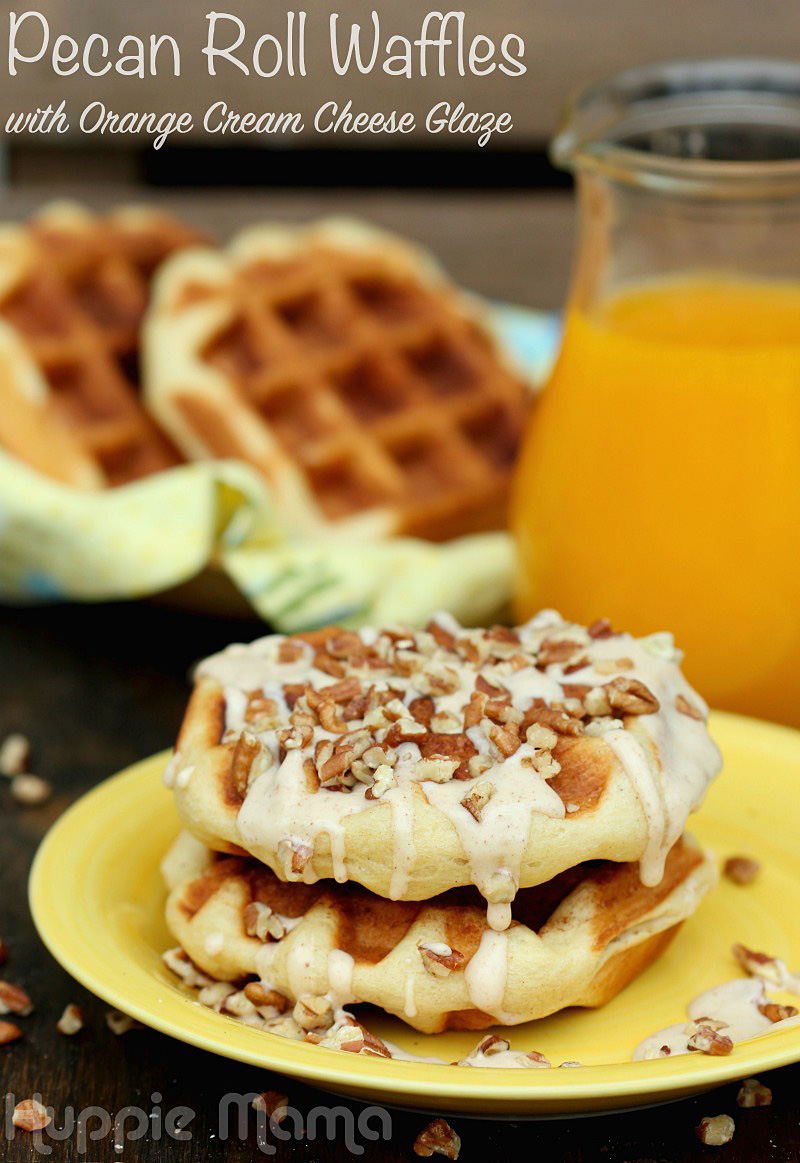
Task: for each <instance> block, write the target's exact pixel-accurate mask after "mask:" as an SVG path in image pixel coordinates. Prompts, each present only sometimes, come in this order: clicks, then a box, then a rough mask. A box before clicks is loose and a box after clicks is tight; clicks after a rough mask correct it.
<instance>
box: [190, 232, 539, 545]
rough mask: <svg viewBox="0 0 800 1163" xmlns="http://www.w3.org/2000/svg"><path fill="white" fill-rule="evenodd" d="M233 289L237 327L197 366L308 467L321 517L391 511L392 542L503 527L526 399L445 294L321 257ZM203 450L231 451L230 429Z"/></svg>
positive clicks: (211, 343)
mask: <svg viewBox="0 0 800 1163" xmlns="http://www.w3.org/2000/svg"><path fill="white" fill-rule="evenodd" d="M233 286H234V291H233V293H234V294H235V308H234V311H233V317H232V318H229V319H228V321H227V322H226V325H225V326H224V328H223V329H222V330H220V331H218V332H217V333H216V334H215V335H213V336H211V337H210V338H209V339H208V341H207V343H206V345H205V347H204V348H203V349H202V350H201V351H200V353H199V356H200V359H201V361H202V362H204V363H205V364H206V365H209V366H211V367H212V368H214V369H215V370H216V371H217V372H219V373H220V374H221V375H222V377H223V378H224V379H225V380H226V381H227V383H228V385H229V386H230V388H231V389H232V390H233V393H234V395H235V397H236V398H237V400H238V401H239V402H240V406H241V403H243V404H244V406H245V407H246V408H247V410H248V412H249V414H250V416H249V422H250V423H252V425H255V426H262V427H263V429H265V430H266V433H267V434H268V435H269V436H270V437H272V438H273V439H274V440H275V441H277V444H278V445H279V446H280V447H281V449H282V450H283V452H284V453H285V454H286V455H287V456H288V458H289V459H290V461H291V462H292V463H293V464H294V466H295V467H296V468H297V469H299V470H300V472H301V473H302V474H303V476H304V478H305V482H306V484H307V485H308V486H310V490H311V494H312V496H313V502H315V503H316V505H317V506H318V507H319V510H320V515H321V519H322V520H323V521H340V520H342V519H346V518H349V517H352V516H355V515H357V514H359V513H363V512H364V511H367V510H371V509H380V508H389V509H391V510H392V511H393V512H394V513H395V514H396V522H395V531H400V532H407V533H416V534H421V535H423V536H432V537H434V538H436V537H448V536H452V535H454V534H455V533H458V532H465V531H467V530H471V529H475V528H491V527H496V526H499V525H501V524H502V523H503V516H504V514H503V507H504V503H505V497H506V492H507V486H508V478H509V472H510V468H511V465H512V463H513V459H514V456H515V454H516V451H517V447H518V443H519V439H520V434H521V430H522V425H523V422H524V418H525V413H526V408H527V396H528V393H527V389H526V387H525V385H524V384H523V382H522V381H521V379H520V378H518V377H517V376H515V375H514V374H513V373H512V372H511V371H510V370H507V369H506V368H505V367H504V366H503V364H502V362H501V361H500V359H499V357H498V355H497V353H496V351H495V350H494V347H493V345H492V342H491V340H490V338H489V337H488V336H487V335H486V334H485V333H484V331H483V330H482V328H481V327H480V326H479V325H478V323H477V322H476V321H475V319H474V318H472V317H470V315H469V314H468V313H467V312H464V311H463V310H460V309H459V306H458V305H456V304H454V302H453V299H454V296H453V295H452V294H451V293H450V292H449V289H445V290H444V292H443V289H442V288H441V287H439V286H436V287H428V286H426V285H424V283H423V282H422V281H420V280H418V279H415V278H413V277H411V276H410V275H403V274H400V273H398V272H397V271H395V270H389V269H387V267H386V265H385V264H382V263H381V261H380V257H377V258H376V257H373V256H369V255H364V254H361V253H354V254H348V253H347V252H346V251H344V250H336V249H333V248H330V249H328V248H325V247H319V246H317V247H316V248H309V249H307V250H306V251H304V252H303V253H302V255H298V256H297V257H295V258H282V259H275V260H273V261H269V260H267V259H264V258H260V259H255V260H253V261H251V262H249V263H248V264H246V265H242V266H241V267H240V269H239V270H238V272H237V275H236V278H235V280H234V284H233ZM227 291H228V288H226V292H227ZM209 293H211V292H210V291H209ZM199 296H202V292H201V290H200V289H199V288H198V287H194V288H193V290H192V294H191V295H189V296H187V300H186V302H187V305H189V306H190V307H191V306H193V305H194V304H195V303H196V302H197V299H198V297H199ZM187 394H188V393H187ZM185 416H186V418H187V420H188V421H189V423H190V424H191V410H190V409H189V408H187V410H186V413H185ZM220 419H221V420H222V419H224V418H223V417H220ZM203 439H204V440H205V441H206V442H207V443H209V442H210V444H211V447H210V448H209V451H210V452H211V453H212V454H214V455H231V448H230V443H229V436H228V435H227V433H226V432H225V431H224V425H221V426H220V428H219V429H216V433H215V426H214V425H213V424H210V423H206V424H204V432H203ZM240 455H241V454H240ZM244 455H245V456H246V455H247V454H246V452H245V453H244ZM257 467H261V468H262V469H263V468H264V466H263V465H258V466H257ZM267 475H269V474H268V473H267ZM320 515H318V516H317V520H318V521H319V519H320Z"/></svg>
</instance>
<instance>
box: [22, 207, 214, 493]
mask: <svg viewBox="0 0 800 1163" xmlns="http://www.w3.org/2000/svg"><path fill="white" fill-rule="evenodd" d="M194 240H196V236H195V235H193V234H192V233H191V232H190V231H189V230H188V229H187V228H185V227H183V226H182V225H181V224H180V223H179V222H177V221H176V220H174V219H173V218H171V217H169V216H168V215H166V214H163V213H160V212H156V211H151V210H148V209H144V208H142V209H137V208H133V207H130V208H127V209H122V210H119V211H117V212H116V213H114V214H110V215H108V216H107V217H105V218H99V217H95V216H93V215H91V214H90V213H89V212H88V211H85V210H83V209H81V208H79V207H76V206H71V205H65V204H55V205H53V206H50V207H49V208H47V209H45V210H44V211H43V212H42V213H40V214H39V215H38V216H37V217H36V218H34V219H33V220H32V221H31V222H30V223H29V224H27V225H25V226H23V225H17V226H6V227H4V228H3V229H2V230H0V373H2V374H0V446H3V447H5V448H6V449H8V450H9V451H10V452H12V453H13V454H15V455H16V456H18V457H19V458H20V459H22V460H24V461H26V462H27V463H28V464H30V465H32V466H33V467H34V468H36V469H38V470H39V471H41V472H44V473H46V474H47V475H49V476H52V477H54V478H55V479H57V480H60V481H63V482H65V483H68V484H71V485H75V486H79V487H85V488H100V487H103V486H110V485H120V484H124V483H126V482H127V481H131V480H135V479H137V478H138V477H142V476H146V475H148V474H149V473H153V472H157V471H159V470H160V469H163V468H169V467H170V466H171V465H174V464H176V463H178V461H179V459H180V458H179V456H178V454H177V452H176V451H175V449H174V448H173V446H172V445H171V444H170V443H169V441H168V440H167V439H166V438H165V437H164V436H163V434H161V433H160V432H159V431H158V429H157V427H156V425H155V424H154V423H153V421H152V419H150V417H148V416H147V415H146V413H145V412H144V410H143V408H142V407H141V405H140V403H139V400H138V396H137V391H138V379H139V373H138V346H139V329H140V325H141V320H142V316H143V314H144V310H145V307H146V304H147V297H148V288H149V284H150V280H151V278H152V276H153V273H154V271H155V270H156V268H157V267H158V266H159V264H160V263H161V262H162V261H163V259H164V258H165V257H166V256H167V255H169V254H171V253H172V252H174V251H175V250H177V249H179V248H181V247H184V246H186V245H187V244H188V243H189V242H191V241H194Z"/></svg>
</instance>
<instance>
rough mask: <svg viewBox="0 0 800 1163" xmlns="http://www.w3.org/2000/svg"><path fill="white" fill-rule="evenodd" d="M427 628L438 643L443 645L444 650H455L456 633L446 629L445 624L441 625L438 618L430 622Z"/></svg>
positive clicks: (451, 651)
mask: <svg viewBox="0 0 800 1163" xmlns="http://www.w3.org/2000/svg"><path fill="white" fill-rule="evenodd" d="M425 629H426V630H427V631H428V633H429V634H430V635H431V637H432V638H434V639H435V641H436V645H437V646H441V648H442V650H449V651H450V653H451V654H452V653H454V652H455V649H456V643H457V639H456V636H455V634H451V633H450V631H449V630H445V628H444V626H441V625H440V624H439V623H438V622H437V621H436V619H433V621H431V622H429V623H428V625H427V626H426V627H425Z"/></svg>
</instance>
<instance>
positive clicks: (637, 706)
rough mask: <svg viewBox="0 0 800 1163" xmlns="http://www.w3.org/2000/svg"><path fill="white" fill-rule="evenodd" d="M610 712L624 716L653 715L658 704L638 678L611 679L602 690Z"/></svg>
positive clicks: (621, 677)
mask: <svg viewBox="0 0 800 1163" xmlns="http://www.w3.org/2000/svg"><path fill="white" fill-rule="evenodd" d="M603 689H604V690H605V691H606V694H607V696H608V702H609V705H610V707H611V710H612V711H621V712H622V714H624V715H654V714H655V713H656V711H657V710H658V709H659V706H660V703H659V701H658V699H657V698H656V696H655V695H654V694H653V692H652V691H651V690H649V689H648V688H647V687H646V686H645V685H644V683H643V682H640V681H639V679H638V678H624V677H623V676H620V677H619V678H613V679H612V680H611V682H607V683H606V684H605V686H604V688H603Z"/></svg>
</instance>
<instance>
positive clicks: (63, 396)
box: [0, 204, 530, 540]
mask: <svg viewBox="0 0 800 1163" xmlns="http://www.w3.org/2000/svg"><path fill="white" fill-rule="evenodd" d="M203 242H204V240H203V239H202V238H201V237H200V236H199V235H198V233H197V232H196V231H193V230H191V229H190V228H188V227H186V226H184V225H183V224H182V223H181V222H179V221H177V220H176V219H174V218H172V217H171V216H169V215H167V214H165V213H162V212H160V211H156V210H151V209H147V208H131V207H129V208H124V209H121V210H118V211H116V212H114V213H111V214H109V215H107V216H105V217H101V216H97V215H94V214H91V213H90V212H89V211H87V210H85V209H83V208H81V207H78V206H73V205H67V204H54V205H53V206H51V207H49V208H46V209H45V210H44V211H42V212H40V213H39V214H38V215H37V216H36V217H34V218H33V219H31V220H30V221H29V222H28V223H27V224H18V225H11V226H7V227H4V228H3V229H2V230H0V369H1V370H2V374H1V375H0V403H1V404H2V406H1V407H0V448H1V449H4V450H5V451H6V452H9V453H11V454H12V455H13V456H15V457H17V458H19V459H20V460H22V461H24V462H25V463H27V464H28V465H30V466H32V467H34V468H35V469H37V470H38V471H39V472H41V473H43V474H45V475H46V476H49V477H51V478H54V479H55V480H58V481H60V482H62V483H64V484H67V485H70V486H72V487H75V488H81V489H98V488H106V487H114V486H119V485H124V484H127V483H129V482H131V481H135V480H139V479H141V478H143V477H146V476H149V475H152V474H154V473H158V472H161V471H163V470H165V469H168V468H170V467H172V466H174V465H176V464H178V463H179V462H180V461H182V460H190V461H194V460H209V459H215V458H233V459H238V460H240V461H244V462H245V463H247V464H249V465H250V466H252V468H254V469H255V470H256V472H257V473H258V474H259V476H260V478H261V481H262V483H263V486H264V487H265V489H266V490H267V492H268V494H269V497H270V500H271V502H272V504H273V505H274V506H275V509H276V511H277V513H278V514H279V516H280V517H281V518H282V519H283V521H284V523H285V525H286V526H287V527H288V528H291V529H292V530H294V531H295V532H296V533H298V534H301V535H303V534H318V533H325V532H331V531H334V532H336V533H337V535H342V534H348V533H352V534H354V535H358V536H368V537H384V536H388V535H392V534H405V535H413V536H420V537H423V538H428V539H431V540H445V539H449V538H452V537H455V536H457V535H461V534H468V533H471V532H475V531H482V530H492V529H500V528H502V527H503V526H504V524H505V505H506V499H507V493H508V485H509V476H510V470H511V466H512V464H513V461H514V457H515V454H516V451H517V447H518V444H519V440H520V435H521V431H522V426H523V422H524V418H525V414H526V410H527V407H528V403H529V398H530V390H529V385H528V384H527V383H526V382H525V380H524V377H523V376H522V375H521V373H520V372H519V371H517V370H516V369H515V368H514V367H513V366H511V364H510V363H509V362H508V359H507V357H506V355H505V354H504V353H503V352H502V351H501V349H500V346H499V345H498V343H497V342H496V341H495V339H494V338H493V335H492V333H491V330H490V328H489V327H488V326H487V324H486V321H485V316H486V312H485V310H484V309H482V308H480V307H479V306H477V305H476V303H475V302H474V301H473V300H472V299H471V298H470V297H469V296H467V295H466V294H464V293H463V292H461V291H459V290H457V289H456V288H455V287H454V286H453V285H452V284H451V283H450V282H449V280H448V279H447V278H446V277H445V276H444V274H443V273H442V272H441V271H440V269H439V268H438V267H437V265H436V264H435V263H434V261H433V260H432V259H431V258H430V256H428V255H427V254H426V253H424V252H423V251H421V250H420V249H418V248H417V247H415V246H413V245H411V244H410V243H406V242H404V241H401V240H399V239H397V238H395V237H393V236H391V235H388V234H385V233H383V232H381V231H378V230H375V229H373V228H371V227H368V226H366V225H364V224H361V223H357V222H349V221H327V222H321V223H318V224H316V225H314V226H312V227H306V228H302V229H301V228H289V227H279V226H264V227H259V228H252V229H249V230H246V231H244V232H243V233H242V234H240V235H239V236H238V237H237V238H236V239H234V241H233V242H232V243H231V244H230V246H229V247H227V248H226V249H219V248H215V247H213V246H211V245H203Z"/></svg>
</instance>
